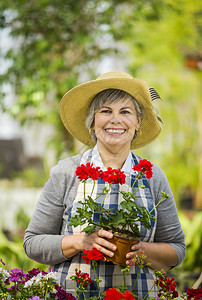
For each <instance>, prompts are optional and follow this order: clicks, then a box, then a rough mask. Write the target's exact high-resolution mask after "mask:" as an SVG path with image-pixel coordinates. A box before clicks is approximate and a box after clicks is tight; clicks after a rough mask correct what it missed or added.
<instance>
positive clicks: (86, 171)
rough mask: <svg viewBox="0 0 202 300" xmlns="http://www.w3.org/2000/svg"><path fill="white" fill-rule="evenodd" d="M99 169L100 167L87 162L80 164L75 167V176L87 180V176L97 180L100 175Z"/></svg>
mask: <svg viewBox="0 0 202 300" xmlns="http://www.w3.org/2000/svg"><path fill="white" fill-rule="evenodd" d="M99 169H100V167H96V168H94V167H93V164H91V163H89V162H88V163H87V164H86V165H84V164H81V165H80V166H79V167H77V168H76V176H77V177H78V178H79V179H80V180H87V179H88V178H91V179H93V180H98V178H99V176H100V172H99Z"/></svg>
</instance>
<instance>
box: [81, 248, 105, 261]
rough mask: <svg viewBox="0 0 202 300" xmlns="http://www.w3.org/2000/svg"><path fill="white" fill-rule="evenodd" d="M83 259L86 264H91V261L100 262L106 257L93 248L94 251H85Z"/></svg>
mask: <svg viewBox="0 0 202 300" xmlns="http://www.w3.org/2000/svg"><path fill="white" fill-rule="evenodd" d="M83 253H84V254H85V255H83V256H82V257H83V259H84V260H85V261H86V263H87V264H88V263H89V260H96V261H99V260H101V259H103V258H104V255H103V253H102V252H100V250H98V249H96V248H93V249H92V250H85V249H84V250H83Z"/></svg>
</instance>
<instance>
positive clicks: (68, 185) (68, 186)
mask: <svg viewBox="0 0 202 300" xmlns="http://www.w3.org/2000/svg"><path fill="white" fill-rule="evenodd" d="M80 159H81V155H77V156H74V157H71V158H67V159H65V160H62V161H60V162H59V163H58V165H56V166H55V167H53V168H52V170H51V175H50V178H49V179H48V181H47V182H46V184H45V186H44V188H43V191H42V194H41V196H40V198H39V202H38V204H37V207H36V210H35V212H34V214H33V217H32V219H31V221H30V223H29V226H28V228H27V229H26V233H25V238H24V250H25V253H26V254H27V256H28V257H30V258H31V259H33V260H36V261H38V262H39V263H42V264H48V265H55V264H58V263H62V262H64V261H65V260H67V259H66V258H65V257H64V256H63V253H62V250H61V241H62V238H63V236H64V235H62V234H61V232H64V228H65V226H66V222H67V219H68V216H69V212H70V209H71V207H72V203H73V201H74V199H75V195H76V192H77V187H78V184H79V180H78V179H77V178H76V176H75V170H76V167H77V166H79V165H80ZM152 170H153V177H152V178H151V179H148V183H149V187H150V190H151V194H152V197H153V199H154V201H155V203H158V201H159V200H160V199H161V196H162V195H161V191H164V192H166V193H168V194H169V198H168V199H165V200H163V201H162V202H161V204H160V205H159V206H158V207H157V228H156V232H155V237H154V241H155V242H165V243H169V244H170V245H171V246H172V247H173V248H174V249H175V251H176V253H177V256H178V264H177V265H179V264H181V262H182V261H183V259H184V256H185V249H186V247H185V242H184V233H183V231H182V228H181V225H180V222H179V218H178V213H177V209H176V205H175V201H174V198H173V194H172V192H171V189H170V187H169V184H168V181H167V178H166V176H165V174H164V173H163V171H162V170H161V169H160V167H159V166H157V165H155V164H153V169H152Z"/></svg>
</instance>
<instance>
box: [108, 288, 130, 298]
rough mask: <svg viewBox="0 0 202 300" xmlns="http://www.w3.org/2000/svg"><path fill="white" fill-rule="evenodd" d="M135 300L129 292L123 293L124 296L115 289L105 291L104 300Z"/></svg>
mask: <svg viewBox="0 0 202 300" xmlns="http://www.w3.org/2000/svg"><path fill="white" fill-rule="evenodd" d="M111 299H113V300H123V299H126V300H135V298H134V295H133V294H132V293H131V292H129V291H125V292H124V294H122V293H120V292H119V291H118V290H117V289H116V288H111V289H108V290H106V291H105V297H104V300H111Z"/></svg>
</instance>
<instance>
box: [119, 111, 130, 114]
mask: <svg viewBox="0 0 202 300" xmlns="http://www.w3.org/2000/svg"><path fill="white" fill-rule="evenodd" d="M129 113H130V112H129V111H128V110H122V111H121V114H129Z"/></svg>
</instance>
